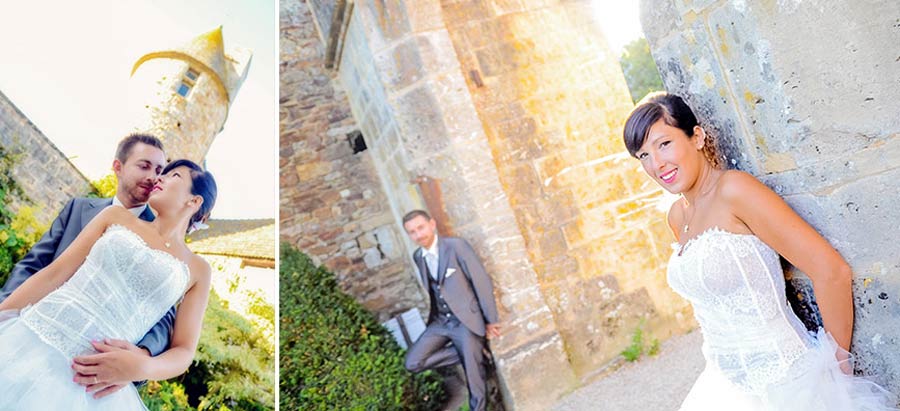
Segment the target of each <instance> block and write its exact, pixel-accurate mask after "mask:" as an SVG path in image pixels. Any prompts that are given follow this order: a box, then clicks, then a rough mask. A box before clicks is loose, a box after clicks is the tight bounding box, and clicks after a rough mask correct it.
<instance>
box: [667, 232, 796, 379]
mask: <svg viewBox="0 0 900 411" xmlns="http://www.w3.org/2000/svg"><path fill="white" fill-rule="evenodd" d="M667 279H668V282H669V285H670V286H671V287H672V289H674V290H675V291H676V292H677V293H678V294H680V295H681V296H683V297H684V298H686V299H687V300H688V301H690V302H691V304H692V305H693V307H694V316H695V317H696V318H697V322H698V323H700V327H701V329H702V331H703V339H704V342H703V355H704V357H705V358H706V361H707V362H708V363H709V364H711V365H714V366H716V367H718V368H719V370H721V371H722V373H723V374H724V375H725V376H726V377H727V378H728V379H729V380H731V381H732V382H733V383H734V384H735V385H737V386H738V387H740V388H741V389H743V390H745V391H748V392H752V393H756V394H760V393H762V392H764V391H765V388H766V386H767V385H769V384H772V383H775V382H777V381H779V380H781V379H782V378H784V377H785V376H786V374H787V373H788V372H789V370H790V369H791V368H792V365H799V364H794V362H795V361H796V360H797V359H799V358H800V357H801V356H802V355H803V354H804V353H805V352H807V351H808V350H809V348H810V347H811V346H812V345H813V344H814V343H813V338H812V336H811V335H810V334H809V333H808V332H807V331H806V329H805V328H804V326H803V324H802V322H801V321H800V319H799V318H797V316H796V314H794V312H793V311H792V310H791V308H790V306H789V305H788V303H787V299H786V298H785V283H784V273H783V271H782V269H781V264H780V260H779V257H778V254H777V253H776V252H775V250H773V249H772V248H771V247H769V246H768V245H766V244H765V243H764V242H763V241H762V240H760V239H759V238H758V237H756V236H755V235H752V234H735V233H730V232H727V231H723V230H721V229H719V228H716V227H713V228H711V229H709V230H706V231H704V232H703V233H702V234H700V235H698V236H697V237H695V238H693V239H691V240H689V241H688V242H687V243H686V244H685V245H684V246H683V247H682V246H680V245H679V244H678V243H675V244H673V253H672V257H671V258H670V259H669V265H668V273H667Z"/></svg>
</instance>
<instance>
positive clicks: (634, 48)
mask: <svg viewBox="0 0 900 411" xmlns="http://www.w3.org/2000/svg"><path fill="white" fill-rule="evenodd" d="M619 63H620V64H621V65H622V72H623V73H624V74H625V82H626V83H628V91H630V92H631V100H632V101H633V102H635V103H637V102H638V101H640V100H641V99H642V98H644V96H646V95H647V94H648V93H652V92H654V91H660V90H664V89H663V83H662V77H660V75H659V69H658V68H657V67H656V62H655V61H653V56H651V55H650V44H648V43H647V39H645V38H643V37H641V38H639V39H636V40H634V41H632V42H631V43H628V45H626V46H625V50H623V51H622V56H621V57H619Z"/></svg>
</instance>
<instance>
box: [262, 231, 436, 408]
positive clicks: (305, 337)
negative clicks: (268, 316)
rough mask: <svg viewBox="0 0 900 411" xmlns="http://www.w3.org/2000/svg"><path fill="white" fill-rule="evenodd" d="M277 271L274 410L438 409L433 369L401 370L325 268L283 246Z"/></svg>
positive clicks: (379, 331) (368, 317) (382, 333)
mask: <svg viewBox="0 0 900 411" xmlns="http://www.w3.org/2000/svg"><path fill="white" fill-rule="evenodd" d="M280 275H281V278H280V281H279V284H280V285H279V288H280V289H279V299H280V301H279V305H280V307H281V312H280V324H281V326H280V328H279V339H280V341H279V347H280V359H281V363H280V371H281V374H280V375H281V377H280V381H281V387H280V390H281V395H280V406H281V408H282V409H285V410H297V409H303V410H322V411H325V410H379V411H380V410H435V409H440V406H441V404H442V402H443V401H444V400H445V397H446V394H445V393H444V391H443V387H442V386H441V381H440V379H439V377H438V376H437V374H435V373H433V372H431V371H427V372H424V373H420V374H417V375H413V374H411V373H409V372H408V371H406V369H405V368H404V367H403V352H402V351H401V349H400V347H399V346H398V345H397V343H396V342H395V341H394V339H393V338H392V337H391V334H390V333H389V332H388V331H387V330H386V329H385V328H384V327H382V326H381V325H380V324H379V323H378V322H377V321H376V319H375V317H374V316H373V315H372V314H371V313H369V312H367V311H366V310H365V309H363V307H362V306H361V305H359V303H357V302H356V301H355V300H354V299H353V298H352V297H350V296H348V295H346V294H344V293H342V292H341V291H340V289H339V288H338V284H337V281H336V280H335V278H334V275H333V274H332V273H330V272H328V271H327V270H325V269H324V268H322V267H316V266H315V265H314V264H313V262H312V261H311V260H310V258H309V257H307V256H306V255H304V254H303V253H301V252H299V251H297V250H296V249H294V248H292V247H290V246H288V245H284V244H283V245H282V247H281V273H280Z"/></svg>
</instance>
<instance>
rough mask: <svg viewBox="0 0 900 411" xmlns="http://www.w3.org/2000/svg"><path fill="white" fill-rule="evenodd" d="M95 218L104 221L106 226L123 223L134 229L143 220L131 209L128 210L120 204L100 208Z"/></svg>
mask: <svg viewBox="0 0 900 411" xmlns="http://www.w3.org/2000/svg"><path fill="white" fill-rule="evenodd" d="M94 219H95V220H97V221H99V222H102V223H103V225H104V226H106V227H109V226H111V225H122V226H125V227H126V228H131V229H134V227H135V224H137V223H138V222H140V221H141V219H139V218H137V217H135V216H134V214H131V212H130V211H128V210H126V209H125V207H120V206H110V207H106V208H104V209H103V210H100V212H99V213H97V216H96V217H94Z"/></svg>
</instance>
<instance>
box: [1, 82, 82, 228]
mask: <svg viewBox="0 0 900 411" xmlns="http://www.w3.org/2000/svg"><path fill="white" fill-rule="evenodd" d="M0 145H2V146H3V147H4V148H6V150H7V152H8V153H10V154H13V155H19V156H20V157H19V161H18V163H17V164H16V166H15V168H14V170H13V173H14V177H15V179H16V182H17V183H18V184H19V185H20V186H21V187H22V189H23V190H24V191H25V193H26V195H27V196H28V199H29V200H30V202H23V201H16V202H14V203H13V205H14V206H21V205H23V204H33V205H35V206H37V209H36V211H37V213H38V214H37V216H38V218H39V219H40V220H42V221H44V222H48V223H49V222H50V221H51V220H52V219H53V217H55V216H56V213H58V212H59V210H62V208H63V206H64V205H65V204H66V202H67V201H69V200H70V199H71V198H72V197H80V196H84V195H86V194H88V193H89V192H91V191H92V190H93V188H92V187H91V183H90V181H89V180H88V179H87V177H85V176H84V175H83V174H81V172H80V171H78V169H77V168H75V165H73V164H72V163H71V162H70V161H69V159H68V158H67V157H66V156H65V155H64V154H63V153H62V152H61V151H59V149H58V148H57V147H56V146H55V145H54V144H53V143H52V142H51V141H50V140H49V139H47V136H45V135H44V134H43V133H42V132H41V130H39V129H38V128H37V127H36V126H35V125H34V124H33V123H32V122H31V121H30V120H29V119H28V117H26V116H25V114H23V113H22V112H21V111H19V109H18V108H16V106H15V105H14V104H13V103H12V101H10V100H9V99H8V98H7V97H6V96H5V95H3V93H0Z"/></svg>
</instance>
